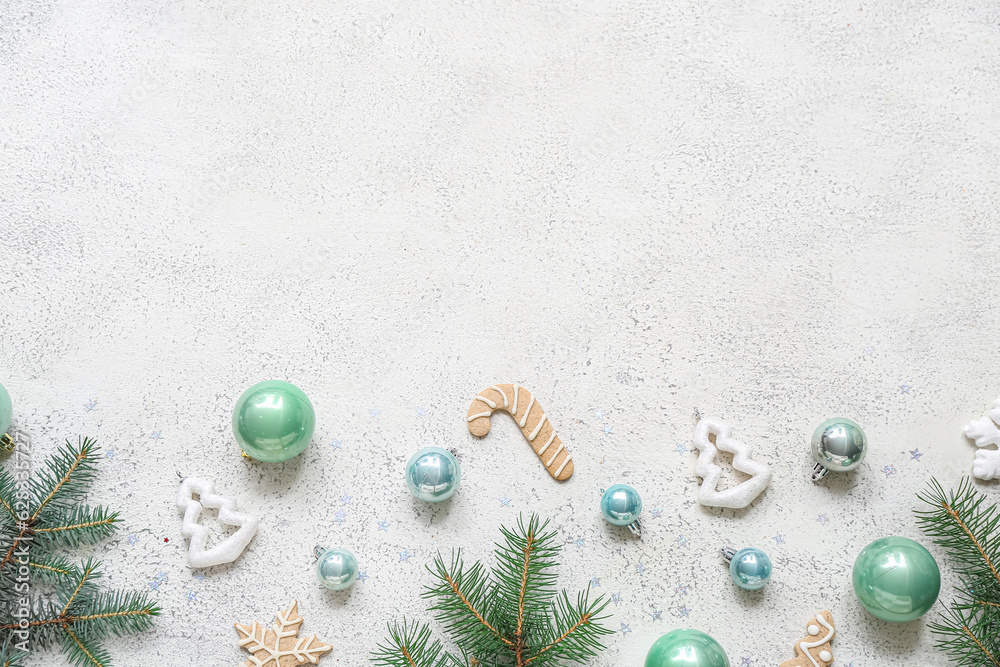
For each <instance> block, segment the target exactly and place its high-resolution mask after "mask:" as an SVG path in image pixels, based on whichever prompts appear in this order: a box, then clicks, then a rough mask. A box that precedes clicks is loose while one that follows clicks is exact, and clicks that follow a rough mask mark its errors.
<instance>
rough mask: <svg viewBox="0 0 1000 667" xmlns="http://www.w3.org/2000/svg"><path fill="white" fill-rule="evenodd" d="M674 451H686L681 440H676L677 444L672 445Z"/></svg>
mask: <svg viewBox="0 0 1000 667" xmlns="http://www.w3.org/2000/svg"><path fill="white" fill-rule="evenodd" d="M674 451H675V452H681V453H682V454H683V453H684V452H686V451H688V448H687V447H685V446H684V443H683V442H678V443H677V446H676V447H674Z"/></svg>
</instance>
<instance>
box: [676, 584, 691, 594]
mask: <svg viewBox="0 0 1000 667" xmlns="http://www.w3.org/2000/svg"><path fill="white" fill-rule="evenodd" d="M689 588H691V586H689V585H683V586H678V587H677V588H675V589H674V590H675V591H676V592H678V593H680V594H681V595H687V594H688V589H689Z"/></svg>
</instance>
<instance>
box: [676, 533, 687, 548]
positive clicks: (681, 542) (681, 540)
mask: <svg viewBox="0 0 1000 667" xmlns="http://www.w3.org/2000/svg"><path fill="white" fill-rule="evenodd" d="M688 541H689V540H688V538H686V537H684V536H683V535H679V536H678V537H677V544H678V545H679V546H682V547H686V546H687V545H688Z"/></svg>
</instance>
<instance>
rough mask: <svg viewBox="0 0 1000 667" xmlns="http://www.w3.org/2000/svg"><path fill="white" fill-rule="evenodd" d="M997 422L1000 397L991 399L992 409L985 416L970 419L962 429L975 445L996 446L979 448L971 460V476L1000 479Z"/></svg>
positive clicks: (999, 410)
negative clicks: (973, 459) (993, 447)
mask: <svg viewBox="0 0 1000 667" xmlns="http://www.w3.org/2000/svg"><path fill="white" fill-rule="evenodd" d="M997 424H1000V398H998V399H996V400H995V401H993V409H992V410H990V411H989V412H988V413H986V416H984V417H980V418H979V419H974V420H972V421H971V422H969V424H968V425H967V426H966V427H965V429H964V431H965V435H966V437H967V438H969V439H970V440H972V441H973V442H975V443H976V447H989V446H990V445H993V446H995V447H997V449H981V450H979V451H978V452H976V459H975V461H973V462H972V475H973V477H977V478H979V479H981V480H985V481H989V480H991V479H1000V429H998V428H997Z"/></svg>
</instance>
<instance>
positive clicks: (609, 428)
mask: <svg viewBox="0 0 1000 667" xmlns="http://www.w3.org/2000/svg"><path fill="white" fill-rule="evenodd" d="M612 429H614V426H612V425H611V424H605V425H604V435H611V431H612Z"/></svg>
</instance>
